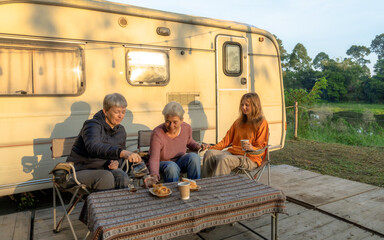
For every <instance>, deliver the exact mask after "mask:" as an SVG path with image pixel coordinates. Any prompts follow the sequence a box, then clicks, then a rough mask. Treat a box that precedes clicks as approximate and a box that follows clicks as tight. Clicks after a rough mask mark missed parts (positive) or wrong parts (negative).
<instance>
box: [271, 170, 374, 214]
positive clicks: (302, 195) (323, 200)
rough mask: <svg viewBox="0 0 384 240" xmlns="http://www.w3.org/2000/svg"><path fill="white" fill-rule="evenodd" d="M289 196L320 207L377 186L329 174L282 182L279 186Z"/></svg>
mask: <svg viewBox="0 0 384 240" xmlns="http://www.w3.org/2000/svg"><path fill="white" fill-rule="evenodd" d="M276 188H278V189H281V190H282V191H283V192H284V193H285V194H286V195H287V196H289V197H291V198H294V199H296V200H299V201H302V202H305V203H308V204H310V205H312V206H315V207H318V206H321V205H325V204H328V203H331V202H335V201H338V200H341V199H345V198H348V197H351V196H354V195H357V194H360V193H364V192H367V191H370V190H373V189H377V187H375V186H372V185H368V184H364V183H359V182H354V181H349V180H345V179H341V178H337V177H332V176H328V175H320V176H317V177H313V178H307V179H303V180H297V181H295V182H289V183H282V184H280V185H279V186H278V187H276Z"/></svg>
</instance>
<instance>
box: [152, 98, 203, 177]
mask: <svg viewBox="0 0 384 240" xmlns="http://www.w3.org/2000/svg"><path fill="white" fill-rule="evenodd" d="M162 113H163V115H164V119H165V123H163V124H160V125H159V126H157V127H156V128H155V129H154V130H153V132H152V136H151V145H150V149H149V154H150V155H149V156H150V157H149V172H150V174H151V176H157V177H160V174H162V175H163V178H164V182H177V181H179V176H180V173H181V172H186V173H187V176H188V178H190V179H199V178H200V157H199V155H197V154H196V153H194V152H190V153H186V150H187V148H188V149H190V150H192V151H197V150H199V149H200V148H201V147H202V148H203V149H205V148H207V145H206V144H202V145H200V144H198V143H197V142H195V140H193V138H192V128H191V126H190V125H189V124H187V123H185V122H183V116H184V109H183V107H182V106H181V105H180V104H179V103H177V102H170V103H168V104H167V105H165V107H164V109H163V112H162Z"/></svg>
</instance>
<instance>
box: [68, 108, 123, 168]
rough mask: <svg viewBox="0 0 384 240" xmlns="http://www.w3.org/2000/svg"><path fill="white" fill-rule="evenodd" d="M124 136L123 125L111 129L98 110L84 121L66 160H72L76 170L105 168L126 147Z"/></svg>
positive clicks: (117, 158)
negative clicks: (91, 117)
mask: <svg viewBox="0 0 384 240" xmlns="http://www.w3.org/2000/svg"><path fill="white" fill-rule="evenodd" d="M126 137H127V134H126V132H125V129H124V127H123V126H122V125H117V126H115V127H114V128H113V129H112V128H111V127H110V126H109V125H108V124H107V122H106V121H105V115H104V113H103V111H102V110H100V111H99V112H98V113H96V114H95V115H94V116H93V119H90V120H87V121H85V122H84V125H83V128H82V129H81V131H80V133H79V135H78V136H77V138H76V141H75V143H74V144H73V147H72V151H71V154H70V156H68V158H67V162H74V163H75V169H76V170H84V169H107V166H108V164H109V161H110V160H119V158H120V152H121V151H122V150H124V149H125V148H126V146H125V141H126ZM119 162H120V165H121V161H119Z"/></svg>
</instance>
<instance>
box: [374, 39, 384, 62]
mask: <svg viewBox="0 0 384 240" xmlns="http://www.w3.org/2000/svg"><path fill="white" fill-rule="evenodd" d="M371 50H372V52H374V53H376V54H377V57H378V58H379V59H383V58H384V33H382V34H380V35H377V36H376V37H375V39H373V40H372V42H371Z"/></svg>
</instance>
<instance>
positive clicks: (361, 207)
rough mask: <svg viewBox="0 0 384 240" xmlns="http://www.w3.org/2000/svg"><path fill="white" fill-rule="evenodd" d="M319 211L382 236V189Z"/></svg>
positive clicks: (383, 218) (324, 206)
mask: <svg viewBox="0 0 384 240" xmlns="http://www.w3.org/2000/svg"><path fill="white" fill-rule="evenodd" d="M319 209H321V210H324V211H327V212H330V213H332V214H335V215H336V216H339V217H342V218H345V219H347V220H349V221H352V222H355V223H357V224H359V225H361V226H364V227H367V228H369V229H372V230H375V231H377V232H379V233H382V234H384V189H383V188H380V189H378V188H377V189H374V190H372V191H369V192H365V193H362V194H359V195H356V196H353V197H350V198H346V199H344V200H341V201H337V202H333V203H330V204H327V205H323V206H320V207H319Z"/></svg>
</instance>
